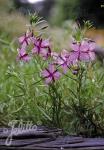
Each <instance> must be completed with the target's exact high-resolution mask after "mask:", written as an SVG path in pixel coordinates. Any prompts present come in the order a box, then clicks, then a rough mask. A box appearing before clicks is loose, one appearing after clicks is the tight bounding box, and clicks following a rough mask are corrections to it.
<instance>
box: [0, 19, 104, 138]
mask: <svg viewBox="0 0 104 150" xmlns="http://www.w3.org/2000/svg"><path fill="white" fill-rule="evenodd" d="M34 23H35V25H34ZM40 23H42V24H43V21H42V20H39V19H36V20H35V22H33V24H30V25H29V28H30V29H32V30H29V31H34V35H35V37H36V39H37V38H38V37H41V38H42V39H44V37H47V35H46V34H44V35H43V33H44V32H43V29H45V28H44V27H45V26H44V27H43V28H42V26H41V29H42V31H41V30H40V31H41V32H40V31H39V30H38V31H37V28H36V25H39V24H40ZM87 25H88V27H89V25H90V24H89V22H87V23H86V26H85V27H87ZM33 29H34V30H33ZM40 33H42V34H40ZM73 33H74V34H73V35H74V38H75V39H76V41H77V42H81V41H82V40H83V38H84V33H85V32H84V30H82V29H81V28H77V29H76V32H75V31H74V32H73ZM82 34H83V35H82ZM65 36H66V37H65V38H66V39H67V38H68V35H67V34H65ZM58 40H59V39H58ZM0 43H1V44H0V49H1V52H0V53H1V54H0V66H1V71H0V76H1V78H0V117H1V120H0V125H1V126H3V125H5V126H6V125H8V122H9V121H11V120H23V121H26V120H27V121H29V120H30V121H33V123H35V124H42V125H48V126H56V127H60V128H63V129H64V131H65V133H69V134H71V133H76V134H78V135H84V136H103V135H104V126H103V124H104V116H103V112H104V102H103V101H104V98H103V97H104V74H103V68H102V67H101V66H100V64H99V62H88V63H85V62H83V61H82V62H81V63H79V67H78V66H77V65H73V66H72V68H71V69H68V71H67V73H63V70H62V69H63V68H60V66H57V67H58V68H57V69H59V71H60V72H61V73H62V77H61V78H60V80H57V81H56V82H54V83H52V84H49V85H47V84H45V83H44V80H45V78H43V77H42V74H41V72H42V70H44V69H45V68H47V66H48V64H49V62H51V59H50V58H49V59H46V60H45V61H44V60H43V59H42V57H41V55H34V57H33V59H31V60H30V61H29V62H28V63H25V62H24V61H20V62H18V61H17V60H16V55H17V52H16V48H17V44H16V43H14V40H13V41H11V39H10V37H8V36H7V35H6V33H4V34H2V35H1V38H0ZM61 43H64V39H63V40H62V41H61ZM52 44H53V43H52ZM19 48H20V47H19ZM30 49H31V46H30V47H29V50H30ZM54 49H56V50H57V51H59V50H60V47H59V44H57V43H54ZM69 51H70V48H69ZM26 52H27V51H26ZM25 56H27V55H25ZM42 56H43V55H42ZM22 58H24V57H20V55H19V59H20V60H22ZM63 74H64V75H63Z"/></svg>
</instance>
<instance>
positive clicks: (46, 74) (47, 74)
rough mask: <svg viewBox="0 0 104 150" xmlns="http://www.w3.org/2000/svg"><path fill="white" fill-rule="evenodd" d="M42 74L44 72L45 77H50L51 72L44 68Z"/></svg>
mask: <svg viewBox="0 0 104 150" xmlns="http://www.w3.org/2000/svg"><path fill="white" fill-rule="evenodd" d="M41 74H42V76H43V77H48V76H49V72H48V71H47V70H43V71H42V73H41Z"/></svg>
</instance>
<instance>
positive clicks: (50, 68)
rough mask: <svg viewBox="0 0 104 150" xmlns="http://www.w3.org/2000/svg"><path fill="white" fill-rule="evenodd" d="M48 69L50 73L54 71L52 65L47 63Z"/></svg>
mask: <svg viewBox="0 0 104 150" xmlns="http://www.w3.org/2000/svg"><path fill="white" fill-rule="evenodd" d="M49 71H50V72H51V73H53V72H54V71H55V68H54V65H52V64H50V65H49Z"/></svg>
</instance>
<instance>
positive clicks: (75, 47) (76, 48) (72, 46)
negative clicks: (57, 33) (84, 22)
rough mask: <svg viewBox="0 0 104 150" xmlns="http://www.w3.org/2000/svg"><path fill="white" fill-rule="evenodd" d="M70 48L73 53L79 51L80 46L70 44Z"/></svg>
mask: <svg viewBox="0 0 104 150" xmlns="http://www.w3.org/2000/svg"><path fill="white" fill-rule="evenodd" d="M71 48H72V50H73V51H79V48H80V44H79V43H77V42H76V43H72V44H71Z"/></svg>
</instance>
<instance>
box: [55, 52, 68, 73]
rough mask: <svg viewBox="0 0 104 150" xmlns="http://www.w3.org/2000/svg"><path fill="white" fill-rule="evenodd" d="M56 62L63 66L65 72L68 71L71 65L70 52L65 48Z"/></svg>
mask: <svg viewBox="0 0 104 150" xmlns="http://www.w3.org/2000/svg"><path fill="white" fill-rule="evenodd" d="M55 64H58V65H60V66H61V67H62V69H63V71H64V73H66V72H67V70H68V69H69V67H70V65H71V61H70V59H69V52H68V51H66V50H63V51H62V52H61V54H59V55H58V57H57V59H56V61H55Z"/></svg>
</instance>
